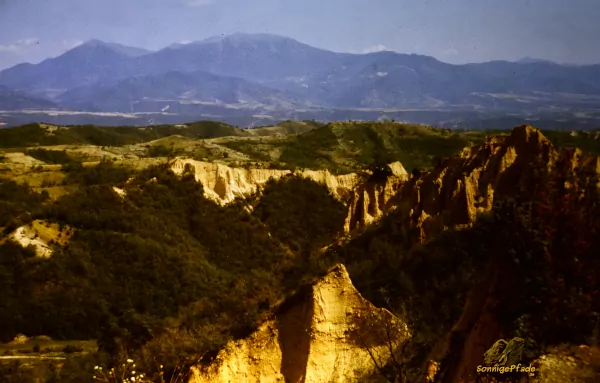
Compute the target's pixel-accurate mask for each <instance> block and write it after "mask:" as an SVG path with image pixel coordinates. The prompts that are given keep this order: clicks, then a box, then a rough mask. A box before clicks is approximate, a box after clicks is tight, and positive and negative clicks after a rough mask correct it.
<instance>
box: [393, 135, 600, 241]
mask: <svg viewBox="0 0 600 383" xmlns="http://www.w3.org/2000/svg"><path fill="white" fill-rule="evenodd" d="M536 172H538V173H547V174H550V175H551V177H552V178H554V179H557V180H559V179H564V180H568V179H569V178H573V177H571V176H572V175H574V176H575V177H576V178H577V177H579V180H580V181H581V182H582V181H583V180H584V178H589V177H590V176H598V175H600V158H598V157H594V156H585V157H584V156H583V155H582V152H581V150H579V149H559V148H556V147H554V146H553V145H552V143H551V142H550V141H549V140H548V139H547V138H546V137H545V136H544V135H543V134H542V133H541V132H540V131H539V130H537V129H535V128H533V127H531V126H529V125H524V126H519V127H517V128H515V129H513V131H512V132H511V134H510V135H505V136H494V137H490V138H489V139H487V140H486V142H485V143H484V144H481V145H477V146H473V147H468V148H465V149H463V150H462V151H461V153H460V154H458V155H456V156H454V157H451V158H448V159H445V160H443V161H442V162H441V163H439V164H438V165H437V166H436V167H435V168H434V169H433V170H432V171H431V172H429V173H427V174H425V175H422V176H421V177H419V178H412V179H411V180H410V181H409V182H404V183H401V184H400V187H399V188H398V192H397V194H396V195H394V196H393V197H390V200H391V201H393V203H395V204H396V205H397V209H398V210H399V212H398V214H401V215H402V216H404V217H406V221H407V225H408V226H410V227H412V228H414V229H415V231H416V238H415V239H416V241H418V242H424V241H426V240H427V239H428V238H429V237H430V236H431V235H433V234H435V233H437V232H439V231H441V230H444V229H447V228H449V227H458V228H460V227H467V226H469V225H471V224H472V223H473V222H474V221H475V220H476V218H477V217H478V215H479V214H481V213H484V212H489V211H490V210H491V208H492V206H493V204H494V201H496V200H497V199H502V198H505V197H509V196H514V195H515V194H516V193H518V192H520V191H523V192H525V193H527V191H528V190H532V188H533V186H535V183H536V181H537V180H539V179H540V174H538V173H536ZM561 182H563V183H564V186H565V187H566V188H569V187H570V186H571V185H570V184H569V181H561Z"/></svg>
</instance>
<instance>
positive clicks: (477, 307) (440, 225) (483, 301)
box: [393, 126, 600, 383]
mask: <svg viewBox="0 0 600 383" xmlns="http://www.w3.org/2000/svg"><path fill="white" fill-rule="evenodd" d="M599 176H600V158H598V157H596V156H584V155H583V154H582V152H581V150H579V149H559V148H556V147H554V146H553V145H552V144H551V143H550V141H549V140H548V139H546V137H544V136H543V135H542V134H541V133H540V132H539V131H538V130H536V129H534V128H532V127H531V126H520V127H517V128H515V129H514V130H513V131H512V133H511V134H510V135H507V136H496V137H492V138H490V139H488V140H487V141H486V142H485V143H484V144H482V145H479V146H475V147H471V148H465V149H464V150H463V151H462V152H461V153H460V154H459V155H457V156H455V157H452V158H449V159H447V160H445V161H443V162H442V163H441V164H439V165H438V166H437V167H436V168H435V169H434V170H433V171H432V172H430V173H428V174H426V175H424V176H422V177H420V178H419V179H411V180H410V181H409V182H407V183H405V184H403V185H402V186H401V188H400V190H399V192H398V195H397V196H395V197H393V198H395V199H396V200H397V201H400V202H399V205H398V207H397V210H396V211H395V212H394V214H400V215H401V217H402V219H403V220H404V222H405V223H406V225H407V227H410V228H411V229H412V230H413V235H414V238H413V239H414V240H415V242H424V241H426V240H427V239H428V238H430V237H431V236H432V235H435V234H436V233H438V232H439V231H441V230H444V229H446V228H448V227H459V228H460V227H466V226H469V225H471V224H472V223H474V221H475V220H476V219H477V217H478V215H479V214H480V213H483V212H487V211H490V210H491V209H492V207H493V203H494V201H496V200H498V199H502V198H507V197H515V196H516V195H518V194H519V193H521V195H522V196H524V198H525V199H528V198H529V196H528V195H530V194H531V193H535V190H536V188H537V187H539V185H540V184H541V183H543V182H546V183H553V184H554V185H553V186H552V189H555V188H564V189H565V190H566V191H567V192H569V193H572V194H571V195H573V196H575V197H577V198H575V200H576V201H578V202H577V203H578V204H581V203H585V200H584V196H585V195H586V193H587V192H589V191H590V188H599V187H600V183H598V178H599ZM551 203H552V202H550V204H551ZM581 206H584V205H581ZM497 266H498V264H497V263H490V264H489V265H488V269H487V270H486V271H484V273H485V277H482V282H481V283H480V284H478V285H477V286H475V287H474V288H473V289H472V291H471V292H470V294H469V295H468V297H467V301H466V304H465V306H464V309H463V313H462V316H461V317H460V319H459V320H458V321H457V323H455V325H454V327H453V328H452V330H451V331H450V332H449V333H448V334H447V336H446V337H444V338H443V339H441V340H440V341H439V342H438V344H437V345H436V346H435V347H434V349H433V350H432V352H431V353H430V355H429V357H428V358H427V361H425V363H424V366H423V368H422V371H427V367H428V366H431V365H436V364H439V363H441V362H442V361H443V363H442V365H441V366H440V367H441V368H440V369H439V373H437V372H436V374H434V375H435V376H433V377H431V376H423V379H422V380H419V382H426V381H427V382H443V383H459V382H473V381H475V379H476V378H477V373H476V372H475V371H476V368H477V366H478V365H480V364H482V361H483V354H484V353H485V351H486V350H487V349H488V348H489V347H490V345H492V344H493V343H494V341H496V340H497V339H498V338H499V337H500V336H501V332H502V328H501V326H500V324H499V322H498V318H497V316H496V315H497V307H498V305H499V303H500V302H499V300H498V299H499V298H498V297H500V296H505V295H503V294H504V293H503V292H502V291H505V290H509V289H510V287H509V285H510V283H508V282H507V281H506V280H505V279H504V278H502V277H501V276H500V274H501V273H502V271H501V269H500V268H499V267H497ZM553 360H555V358H554V357H551V356H548V357H547V358H545V359H544V358H542V360H541V363H542V365H546V367H545V369H546V373H545V375H543V374H542V375H540V377H539V380H532V381H536V382H554V381H556V382H558V381H567V380H568V381H581V382H583V381H586V380H580V379H575V376H576V375H577V374H575V373H574V372H573V371H574V370H573V369H571V372H566V373H565V374H563V375H559V374H550V372H549V368H550V367H548V363H550V362H551V361H553ZM561 363H562V362H561ZM571 367H572V366H571ZM540 371H541V370H540ZM597 374H598V373H597V372H596V373H595V374H591V375H589V374H588V376H593V378H594V379H595V378H597V376H598V375H597ZM553 375H554V376H557V377H558V378H556V379H555V378H551V376H553ZM566 377H568V379H567V380H564V379H566ZM536 379H538V378H536ZM553 379H554V380H553ZM561 379H563V380H561ZM571 379H573V380H571ZM489 381H490V382H491V381H492V380H489ZM589 381H594V380H589Z"/></svg>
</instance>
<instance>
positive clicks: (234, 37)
mask: <svg viewBox="0 0 600 383" xmlns="http://www.w3.org/2000/svg"><path fill="white" fill-rule="evenodd" d="M222 41H233V42H281V41H296V40H294V39H292V38H289V37H283V36H279V35H275V34H271V33H242V32H236V33H233V34H230V35H221V36H212V37H209V38H207V39H204V40H202V41H201V43H214V42H222Z"/></svg>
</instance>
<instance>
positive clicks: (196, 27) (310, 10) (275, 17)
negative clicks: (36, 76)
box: [0, 0, 600, 68]
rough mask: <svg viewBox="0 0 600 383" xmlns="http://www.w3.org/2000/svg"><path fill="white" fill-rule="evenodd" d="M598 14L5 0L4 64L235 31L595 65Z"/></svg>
mask: <svg viewBox="0 0 600 383" xmlns="http://www.w3.org/2000/svg"><path fill="white" fill-rule="evenodd" d="M598 20H600V0H0V68H7V67H10V66H13V65H16V64H18V63H21V62H32V63H37V62H39V61H42V60H44V59H46V58H48V57H55V56H58V55H60V54H62V53H64V52H65V51H67V50H69V49H72V48H73V47H75V46H77V45H78V44H81V43H82V42H83V41H87V40H90V39H99V40H102V41H106V42H117V43H121V44H125V45H131V46H136V47H141V48H146V49H150V50H157V49H161V48H163V47H165V46H168V45H170V44H172V43H176V42H189V41H195V40H203V39H205V38H208V37H211V36H216V35H223V34H225V35H226V34H231V33H235V32H243V33H272V34H278V35H282V36H287V37H291V38H294V39H296V40H298V41H300V42H303V43H306V44H309V45H312V46H315V47H319V48H324V49H328V50H332V51H336V52H352V53H364V52H371V51H377V50H393V51H396V52H400V53H417V54H425V55H429V56H433V57H436V58H437V59H439V60H441V61H445V62H449V63H454V64H462V63H467V62H484V61H491V60H510V61H513V60H518V59H521V58H523V57H534V58H540V59H547V60H552V61H555V62H559V63H572V64H591V63H600V40H599V39H598V36H600V22H599V21H598Z"/></svg>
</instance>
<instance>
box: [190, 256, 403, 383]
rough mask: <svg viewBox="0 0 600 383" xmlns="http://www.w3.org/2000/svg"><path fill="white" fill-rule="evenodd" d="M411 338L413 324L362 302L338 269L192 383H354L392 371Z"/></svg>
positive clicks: (195, 371) (197, 370)
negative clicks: (389, 364) (381, 370)
mask: <svg viewBox="0 0 600 383" xmlns="http://www.w3.org/2000/svg"><path fill="white" fill-rule="evenodd" d="M408 337H410V334H409V332H408V328H407V326H406V324H405V323H403V322H402V321H401V320H399V319H398V318H396V317H394V316H393V315H392V314H391V313H390V312H388V311H387V310H385V309H378V308H376V307H374V306H373V305H372V304H371V303H369V302H368V301H366V300H365V299H364V298H362V297H361V295H360V294H359V293H358V291H356V289H355V288H354V286H353V285H352V282H351V281H350V277H349V275H348V273H347V271H346V269H345V268H344V266H343V265H337V266H336V267H334V268H333V269H332V270H331V271H330V272H329V273H328V274H327V276H325V277H324V278H323V279H321V280H320V281H319V282H318V283H316V284H315V285H313V286H312V287H310V288H309V289H308V290H307V291H305V292H299V293H298V294H296V295H295V296H294V297H292V298H290V299H288V300H287V301H285V302H284V303H283V304H282V305H281V306H280V307H279V308H278V309H277V310H276V311H274V313H273V314H272V316H271V317H270V318H269V319H268V320H266V321H265V322H264V323H263V324H262V325H261V326H260V328H259V329H258V330H256V331H255V332H254V333H253V334H252V335H251V336H250V337H248V338H246V339H242V340H238V341H235V342H231V343H230V344H228V345H227V347H226V348H225V349H224V350H222V351H221V352H220V353H219V354H218V356H217V357H216V358H215V360H213V361H212V362H210V363H209V364H208V365H205V366H197V367H194V368H192V370H191V378H190V380H189V382H190V383H204V382H206V383H209V382H210V383H229V382H231V383H233V382H245V383H253V382H256V383H259V382H260V383H269V382H286V383H299V382H302V383H330V382H332V383H334V382H353V381H356V380H357V379H358V378H360V377H361V376H363V375H365V374H369V373H371V372H373V371H374V370H375V369H376V368H377V367H376V366H383V365H385V363H386V362H388V361H389V360H390V358H392V355H394V351H391V350H395V348H396V347H397V346H399V345H400V344H401V343H403V342H404V341H405V340H407V339H408ZM394 356H395V355H394Z"/></svg>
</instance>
